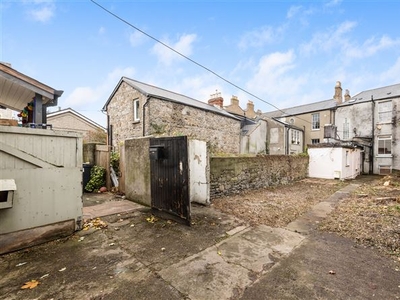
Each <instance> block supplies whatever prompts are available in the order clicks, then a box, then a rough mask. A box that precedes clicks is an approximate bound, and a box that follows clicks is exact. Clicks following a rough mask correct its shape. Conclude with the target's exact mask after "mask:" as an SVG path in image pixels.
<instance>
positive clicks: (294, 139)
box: [291, 129, 300, 144]
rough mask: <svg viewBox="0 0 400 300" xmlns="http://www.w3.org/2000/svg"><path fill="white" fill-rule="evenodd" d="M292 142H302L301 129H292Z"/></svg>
mask: <svg viewBox="0 0 400 300" xmlns="http://www.w3.org/2000/svg"><path fill="white" fill-rule="evenodd" d="M291 131H292V144H300V131H298V130H294V129H292V130H291Z"/></svg>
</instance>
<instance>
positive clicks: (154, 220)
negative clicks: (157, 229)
mask: <svg viewBox="0 0 400 300" xmlns="http://www.w3.org/2000/svg"><path fill="white" fill-rule="evenodd" d="M146 221H147V222H149V223H154V222H157V221H158V220H157V218H155V217H154V216H151V217H148V218H146Z"/></svg>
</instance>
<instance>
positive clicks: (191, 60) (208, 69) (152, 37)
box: [90, 0, 311, 124]
mask: <svg viewBox="0 0 400 300" xmlns="http://www.w3.org/2000/svg"><path fill="white" fill-rule="evenodd" d="M90 1H91V2H93V3H94V4H96V5H97V6H98V7H100V8H101V9H102V10H104V11H105V12H107V13H108V14H110V15H112V16H113V17H115V18H116V19H118V20H120V21H121V22H123V23H125V24H127V25H128V26H130V27H132V28H134V29H135V30H137V31H139V32H140V33H142V34H144V35H145V36H147V37H149V38H150V39H152V40H154V41H156V42H157V43H159V44H161V45H163V46H164V47H166V48H168V49H169V50H171V51H173V52H175V53H176V54H178V55H180V56H182V57H183V58H185V59H187V60H189V61H190V62H192V63H194V64H195V65H197V66H199V67H200V68H202V69H204V70H206V71H208V72H210V73H212V74H213V75H215V76H216V77H218V78H219V79H221V80H223V81H225V82H226V83H228V84H230V85H232V86H234V87H235V88H237V89H239V90H241V91H242V92H244V93H246V94H248V95H250V96H252V97H254V98H255V99H257V100H260V101H261V102H264V103H266V104H268V105H270V106H272V107H273V108H275V109H277V110H278V111H280V112H281V113H283V114H285V113H286V112H285V111H283V110H282V109H280V108H279V107H277V106H275V105H274V104H272V103H270V102H268V101H266V100H264V99H262V98H260V97H258V96H257V95H255V94H253V93H251V92H249V91H247V90H246V89H244V88H242V87H240V86H238V85H237V84H235V83H233V82H232V81H230V80H228V79H226V78H224V77H222V76H221V75H219V74H218V73H217V72H215V71H213V70H211V69H210V68H208V67H206V66H204V65H202V64H200V63H198V62H197V61H195V60H193V59H191V58H190V57H188V56H186V55H184V54H182V53H181V52H179V51H177V50H175V49H174V48H172V47H171V46H169V45H167V44H166V43H164V42H162V41H160V40H159V39H157V38H155V37H154V36H152V35H150V34H148V33H147V32H145V31H143V30H141V29H140V28H138V27H136V26H135V25H133V24H131V23H130V22H128V21H126V20H125V19H123V18H121V17H120V16H118V15H117V14H115V13H113V12H112V11H110V10H108V9H107V8H105V7H104V6H102V5H100V4H99V3H97V2H96V1H94V0H90ZM296 117H297V116H296ZM297 118H298V119H300V120H303V121H305V122H307V123H310V124H311V122H310V121H307V120H304V119H302V118H300V117H297Z"/></svg>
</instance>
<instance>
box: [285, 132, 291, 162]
mask: <svg viewBox="0 0 400 300" xmlns="http://www.w3.org/2000/svg"><path fill="white" fill-rule="evenodd" d="M289 129H290V127H286V139H285V144H286V145H285V155H288V154H289V145H290V144H289Z"/></svg>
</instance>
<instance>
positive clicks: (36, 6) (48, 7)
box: [24, 0, 56, 23]
mask: <svg viewBox="0 0 400 300" xmlns="http://www.w3.org/2000/svg"><path fill="white" fill-rule="evenodd" d="M24 3H29V4H31V5H32V6H33V7H32V8H31V9H28V10H27V13H28V15H29V16H30V17H32V18H33V19H34V20H35V21H39V22H42V23H46V22H47V21H49V20H50V19H52V18H53V17H54V15H55V11H56V5H55V4H54V2H53V1H50V0H48V1H45V0H34V1H29V2H28V1H24Z"/></svg>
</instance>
